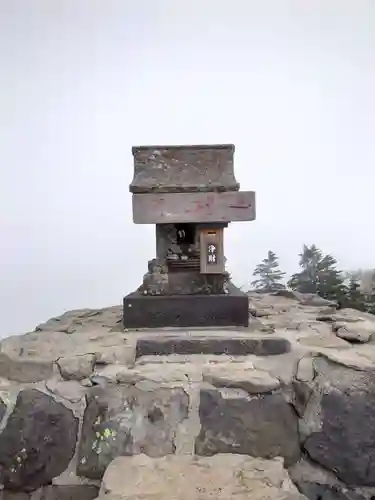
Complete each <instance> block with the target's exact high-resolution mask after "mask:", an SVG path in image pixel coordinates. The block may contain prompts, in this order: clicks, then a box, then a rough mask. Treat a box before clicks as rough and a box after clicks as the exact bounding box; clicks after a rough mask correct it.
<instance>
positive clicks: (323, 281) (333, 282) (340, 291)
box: [317, 255, 348, 303]
mask: <svg viewBox="0 0 375 500" xmlns="http://www.w3.org/2000/svg"><path fill="white" fill-rule="evenodd" d="M336 266H337V260H336V259H335V258H334V257H332V255H325V256H324V257H322V259H321V260H320V261H319V262H318V266H317V277H318V282H317V294H318V295H320V297H323V298H324V299H328V300H336V301H338V302H339V303H342V302H345V299H346V297H347V292H348V290H347V287H346V286H345V283H344V276H343V274H342V272H341V271H339V270H338V269H337V267H336Z"/></svg>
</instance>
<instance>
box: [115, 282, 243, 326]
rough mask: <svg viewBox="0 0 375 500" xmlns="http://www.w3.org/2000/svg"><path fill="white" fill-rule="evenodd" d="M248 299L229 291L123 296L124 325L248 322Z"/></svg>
mask: <svg viewBox="0 0 375 500" xmlns="http://www.w3.org/2000/svg"><path fill="white" fill-rule="evenodd" d="M248 306H249V304H248V298H247V296H246V294H244V293H243V292H240V291H239V292H233V293H232V292H231V293H229V294H221V295H220V294H217V295H213V294H200V295H198V294H196V295H195V294H194V295H177V294H175V295H168V296H166V295H155V296H149V295H143V294H142V293H140V292H133V293H130V294H129V295H127V296H126V297H124V318H123V325H124V328H133V329H134V328H138V329H139V328H170V327H172V328H175V327H181V328H193V327H197V328H199V327H203V328H205V327H212V326H214V327H223V326H245V327H247V326H248V324H249V311H248Z"/></svg>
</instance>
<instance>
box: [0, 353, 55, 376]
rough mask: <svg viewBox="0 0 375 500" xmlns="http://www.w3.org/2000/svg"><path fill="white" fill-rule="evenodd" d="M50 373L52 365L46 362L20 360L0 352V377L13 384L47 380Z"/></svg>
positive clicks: (41, 360) (40, 360)
mask: <svg viewBox="0 0 375 500" xmlns="http://www.w3.org/2000/svg"><path fill="white" fill-rule="evenodd" d="M52 373H53V365H52V363H51V362H50V361H48V360H47V361H45V360H43V359H39V360H28V359H24V360H20V359H17V358H11V357H10V356H8V355H7V354H5V353H2V352H0V377H4V378H7V379H8V380H13V381H15V382H21V383H22V382H23V383H32V382H39V381H41V380H45V379H48V378H49V377H50V376H51V375H52Z"/></svg>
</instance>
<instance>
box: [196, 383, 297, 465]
mask: <svg viewBox="0 0 375 500" xmlns="http://www.w3.org/2000/svg"><path fill="white" fill-rule="evenodd" d="M199 416H200V421H201V431H200V433H199V436H198V437H197V439H196V444H195V449H196V453H197V454H198V455H213V454H215V453H240V454H247V455H251V456H254V457H262V458H273V457H276V456H281V457H284V458H285V461H286V463H287V464H291V463H293V462H295V461H297V460H298V458H299V455H300V449H299V442H298V424H297V417H296V414H295V413H294V411H293V409H292V407H291V406H290V405H289V404H288V403H287V402H286V401H285V399H284V397H283V396H282V395H281V394H271V395H262V396H260V397H250V396H249V395H248V394H246V393H245V392H243V391H241V390H239V391H236V390H234V389H226V390H211V389H202V390H201V392H200V406H199Z"/></svg>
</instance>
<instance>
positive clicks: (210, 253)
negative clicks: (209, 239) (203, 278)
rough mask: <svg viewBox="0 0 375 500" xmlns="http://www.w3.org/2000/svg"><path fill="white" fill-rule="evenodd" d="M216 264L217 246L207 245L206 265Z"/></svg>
mask: <svg viewBox="0 0 375 500" xmlns="http://www.w3.org/2000/svg"><path fill="white" fill-rule="evenodd" d="M216 263H217V246H216V245H215V244H214V243H209V244H208V245H207V264H216Z"/></svg>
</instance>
